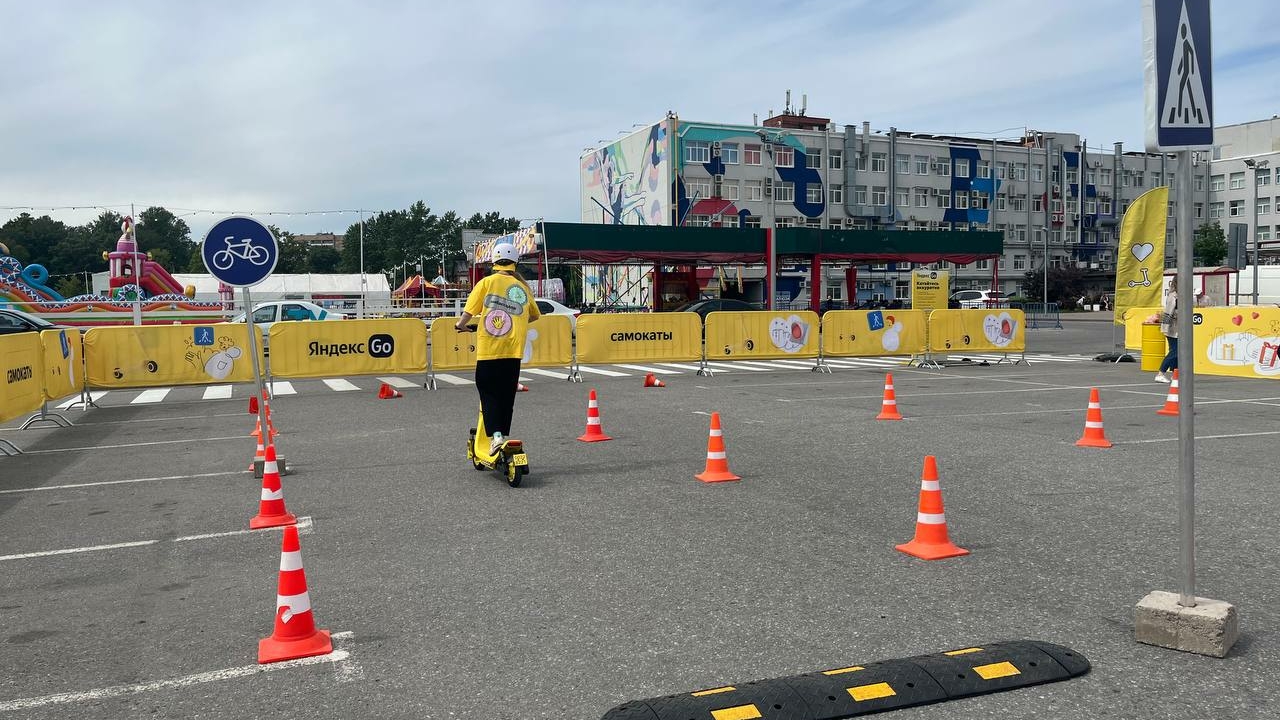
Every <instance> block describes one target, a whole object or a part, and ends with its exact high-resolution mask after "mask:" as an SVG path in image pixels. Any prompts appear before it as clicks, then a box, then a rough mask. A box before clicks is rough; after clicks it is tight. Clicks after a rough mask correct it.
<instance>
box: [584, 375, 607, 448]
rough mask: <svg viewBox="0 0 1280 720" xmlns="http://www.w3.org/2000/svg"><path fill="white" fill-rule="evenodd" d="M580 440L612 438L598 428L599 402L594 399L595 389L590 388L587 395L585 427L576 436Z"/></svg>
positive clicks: (598, 440)
mask: <svg viewBox="0 0 1280 720" xmlns="http://www.w3.org/2000/svg"><path fill="white" fill-rule="evenodd" d="M578 439H579V440H581V441H582V442H600V441H601V440H612V439H613V438H611V437H609V436H608V435H605V434H604V430H602V429H601V428H600V403H599V402H597V401H596V391H595V388H592V390H591V394H590V395H589V396H588V397H587V429H586V431H585V432H584V433H583V434H582V435H579V436H578Z"/></svg>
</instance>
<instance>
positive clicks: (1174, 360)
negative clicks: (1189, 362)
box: [1160, 335, 1178, 372]
mask: <svg viewBox="0 0 1280 720" xmlns="http://www.w3.org/2000/svg"><path fill="white" fill-rule="evenodd" d="M1164 339H1165V340H1166V341H1168V343H1169V353H1168V354H1167V355H1165V356H1164V362H1162V363H1160V372H1169V371H1170V370H1177V369H1178V338H1175V337H1169V336H1167V335H1166V336H1165V338H1164Z"/></svg>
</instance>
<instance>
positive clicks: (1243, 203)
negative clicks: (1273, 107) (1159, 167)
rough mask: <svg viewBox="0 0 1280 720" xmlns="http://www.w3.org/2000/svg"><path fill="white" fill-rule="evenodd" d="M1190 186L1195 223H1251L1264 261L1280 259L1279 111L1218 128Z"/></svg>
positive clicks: (1253, 239) (1251, 235) (1225, 225)
mask: <svg viewBox="0 0 1280 720" xmlns="http://www.w3.org/2000/svg"><path fill="white" fill-rule="evenodd" d="M1192 190H1193V192H1194V197H1195V199H1194V205H1193V213H1192V214H1193V215H1194V217H1195V220H1196V224H1197V225H1199V224H1201V223H1204V222H1218V223H1221V225H1222V227H1223V229H1224V230H1226V229H1227V228H1228V227H1229V226H1230V224H1231V223H1241V224H1244V225H1247V226H1248V228H1249V229H1248V238H1249V247H1250V252H1251V253H1252V248H1253V243H1254V242H1257V244H1258V253H1259V260H1260V264H1263V265H1276V264H1280V116H1272V117H1271V119H1269V120H1258V121H1255V122H1248V123H1242V124H1239V125H1225V126H1222V127H1219V128H1215V129H1214V148H1213V158H1212V161H1211V162H1209V163H1207V164H1206V165H1204V166H1202V167H1197V168H1196V176H1195V180H1194V183H1193V185H1192ZM1250 260H1252V257H1250Z"/></svg>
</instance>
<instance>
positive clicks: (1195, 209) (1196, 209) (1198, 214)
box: [1191, 203, 1204, 220]
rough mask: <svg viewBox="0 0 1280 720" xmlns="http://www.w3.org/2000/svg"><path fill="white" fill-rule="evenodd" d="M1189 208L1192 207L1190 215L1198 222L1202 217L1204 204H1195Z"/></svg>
mask: <svg viewBox="0 0 1280 720" xmlns="http://www.w3.org/2000/svg"><path fill="white" fill-rule="evenodd" d="M1191 207H1192V214H1193V215H1194V216H1195V218H1196V219H1197V220H1200V219H1202V218H1203V217H1204V203H1196V204H1195V205H1192V206H1191Z"/></svg>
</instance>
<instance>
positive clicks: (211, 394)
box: [204, 385, 231, 400]
mask: <svg viewBox="0 0 1280 720" xmlns="http://www.w3.org/2000/svg"><path fill="white" fill-rule="evenodd" d="M230 398H231V386H230V385H210V386H209V387H207V388H205V389H204V399H205V400H229V399H230Z"/></svg>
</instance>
